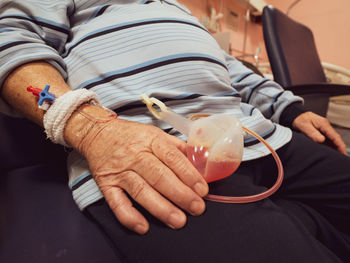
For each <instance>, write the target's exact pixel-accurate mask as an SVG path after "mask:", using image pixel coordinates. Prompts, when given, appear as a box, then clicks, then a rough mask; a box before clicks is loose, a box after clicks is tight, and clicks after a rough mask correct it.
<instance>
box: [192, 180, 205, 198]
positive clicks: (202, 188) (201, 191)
mask: <svg viewBox="0 0 350 263" xmlns="http://www.w3.org/2000/svg"><path fill="white" fill-rule="evenodd" d="M193 189H194V191H195V192H196V193H197V194H198V195H199V196H205V195H207V194H208V186H207V185H205V184H202V183H196V184H195V185H194V186H193Z"/></svg>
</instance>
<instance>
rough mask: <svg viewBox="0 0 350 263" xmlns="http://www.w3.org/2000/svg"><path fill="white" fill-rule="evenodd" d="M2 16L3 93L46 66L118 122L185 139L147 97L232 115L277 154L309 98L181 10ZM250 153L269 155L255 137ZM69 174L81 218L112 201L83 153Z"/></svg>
mask: <svg viewBox="0 0 350 263" xmlns="http://www.w3.org/2000/svg"><path fill="white" fill-rule="evenodd" d="M0 7H1V8H0V10H1V11H0V70H1V72H2V74H1V75H0V86H1V84H2V82H3V81H4V79H5V78H6V76H7V74H8V73H9V72H11V70H13V69H14V68H15V67H17V66H19V65H21V64H23V63H26V62H30V61H33V60H45V61H48V62H49V63H51V64H52V65H53V66H55V67H56V68H57V69H58V70H59V71H60V72H61V73H62V74H63V76H64V77H65V79H66V81H67V83H68V84H69V85H70V86H71V87H72V88H73V89H79V88H88V89H91V90H93V91H95V92H96V93H97V95H98V96H99V99H100V100H101V102H102V104H103V105H104V106H106V107H108V108H111V109H113V110H115V111H116V112H118V116H119V118H124V119H127V120H131V121H136V122H143V123H147V124H152V125H156V126H158V127H160V128H161V129H163V130H165V131H169V132H170V133H171V134H177V133H176V132H175V131H174V130H172V129H171V127H169V126H168V125H167V124H165V123H163V122H161V121H159V120H156V119H155V118H154V117H153V116H151V115H150V114H149V113H148V111H147V109H146V107H145V106H144V105H143V104H142V103H141V102H140V98H139V95H140V94H143V93H145V94H147V95H149V96H153V97H156V98H158V99H161V100H162V101H163V102H165V103H166V104H167V105H168V106H169V107H171V108H172V109H173V110H174V111H176V112H178V113H179V114H181V115H184V116H189V115H192V114H194V113H209V114H216V113H227V114H232V115H234V116H236V117H237V118H239V119H240V121H241V122H242V124H243V125H244V126H246V127H247V128H250V129H252V130H254V131H255V132H257V133H259V134H260V135H261V136H265V137H266V139H267V141H268V142H269V143H270V145H271V146H272V147H273V148H275V149H277V148H279V147H281V146H283V145H284V144H286V143H287V142H288V141H289V140H290V138H291V131H290V130H289V129H288V128H284V127H282V126H280V125H278V124H277V123H278V121H279V118H280V116H281V113H282V112H283V110H284V109H285V108H286V107H287V106H288V105H290V104H291V103H294V102H296V101H301V98H299V97H296V96H294V95H293V94H292V93H290V92H288V91H284V90H283V89H282V88H281V87H280V86H279V85H278V84H276V83H274V82H272V81H269V80H267V79H264V78H261V77H260V76H258V75H256V74H254V73H253V72H252V71H251V70H249V69H247V68H245V67H244V66H243V65H242V64H241V63H240V62H239V61H237V60H236V59H234V58H232V57H230V56H228V55H227V54H225V53H224V52H223V51H222V50H221V49H220V48H219V46H218V44H217V43H216V41H215V40H214V39H213V38H212V37H211V35H210V34H209V33H208V32H207V31H206V29H205V28H204V27H203V26H202V25H201V24H200V23H199V22H198V21H197V20H196V19H195V18H194V17H193V16H192V15H191V14H190V13H189V11H188V10H187V9H186V8H185V7H184V6H182V5H180V4H178V3H177V2H176V1H175V0H163V1H160V0H155V1H146V0H100V1H96V0H76V1H71V0H61V1H56V2H55V3H52V1H48V0H35V1H34V0H26V1H23V0H12V1H9V0H6V1H2V3H1V4H0ZM19 7H20V8H19ZM53 9H54V10H55V12H53V11H52V10H53ZM245 145H246V147H245V151H244V156H243V160H252V159H256V158H260V157H262V156H265V155H267V154H269V151H268V150H267V149H266V147H265V146H264V145H262V144H261V143H258V142H257V141H256V140H255V139H254V138H252V137H250V136H246V137H245ZM68 172H69V176H70V178H69V187H70V188H71V189H72V193H73V198H74V200H75V201H76V203H77V205H78V206H79V208H80V209H84V207H86V206H87V205H89V204H91V203H93V202H95V201H96V200H99V199H101V198H102V197H103V195H102V193H101V192H100V191H99V189H98V187H97V185H96V183H95V182H94V180H93V178H92V176H91V174H90V172H89V168H88V164H87V162H86V160H85V159H84V158H82V157H81V156H80V155H78V154H77V153H75V152H73V153H72V154H71V155H70V157H69V160H68Z"/></svg>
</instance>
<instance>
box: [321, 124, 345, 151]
mask: <svg viewBox="0 0 350 263" xmlns="http://www.w3.org/2000/svg"><path fill="white" fill-rule="evenodd" d="M314 125H315V126H316V128H318V129H319V130H320V131H321V132H322V133H323V134H324V135H325V136H326V137H327V138H328V139H329V140H330V141H331V142H332V143H333V145H334V146H335V148H336V149H337V150H338V151H339V152H341V153H343V154H347V152H346V145H345V143H344V141H343V139H342V138H341V137H340V135H339V134H338V133H337V132H336V131H335V130H334V128H333V127H332V125H331V124H330V122H329V121H328V120H326V119H322V120H320V121H319V122H316V123H315V124H314Z"/></svg>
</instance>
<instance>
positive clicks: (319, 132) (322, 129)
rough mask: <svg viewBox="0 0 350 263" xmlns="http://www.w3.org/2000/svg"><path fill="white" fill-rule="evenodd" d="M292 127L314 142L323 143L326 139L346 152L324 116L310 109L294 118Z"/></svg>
mask: <svg viewBox="0 0 350 263" xmlns="http://www.w3.org/2000/svg"><path fill="white" fill-rule="evenodd" d="M293 127H294V128H295V129H297V130H299V131H301V132H303V133H304V134H305V135H306V136H308V137H309V138H311V139H312V140H314V141H315V142H318V143H324V142H325V141H326V139H328V140H329V141H330V142H331V143H332V144H333V145H334V147H335V148H336V149H337V150H338V151H339V152H341V153H343V154H347V153H346V145H345V143H344V141H343V140H342V138H341V137H340V135H339V134H338V133H337V132H336V131H335V130H334V129H333V127H332V126H331V124H330V123H329V121H328V120H327V119H326V118H324V117H322V116H320V115H317V114H315V113H313V112H311V111H308V112H304V113H302V114H300V115H299V116H298V117H297V118H295V120H294V121H293Z"/></svg>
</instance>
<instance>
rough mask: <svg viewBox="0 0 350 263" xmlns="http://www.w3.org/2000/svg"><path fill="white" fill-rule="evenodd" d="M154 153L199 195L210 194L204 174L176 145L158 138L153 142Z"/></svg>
mask: <svg viewBox="0 0 350 263" xmlns="http://www.w3.org/2000/svg"><path fill="white" fill-rule="evenodd" d="M152 150H153V153H154V154H155V155H156V156H157V157H158V158H159V160H161V161H162V162H163V163H165V164H166V166H168V167H169V168H170V169H171V170H172V171H173V172H174V173H175V174H176V176H177V177H178V178H180V180H181V181H182V182H184V183H185V184H186V185H188V186H189V187H190V188H191V189H192V190H193V191H195V192H196V193H197V194H198V195H199V196H205V195H207V194H208V190H209V188H208V184H207V183H206V182H205V180H204V178H203V176H201V175H200V173H199V172H198V171H197V169H196V168H195V167H194V166H193V165H192V164H191V162H190V161H189V160H188V159H187V157H186V156H185V155H183V154H182V153H181V152H180V151H179V150H178V149H177V148H176V147H172V146H171V145H169V144H168V143H164V141H161V140H157V141H155V142H154V143H153V144H152Z"/></svg>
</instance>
